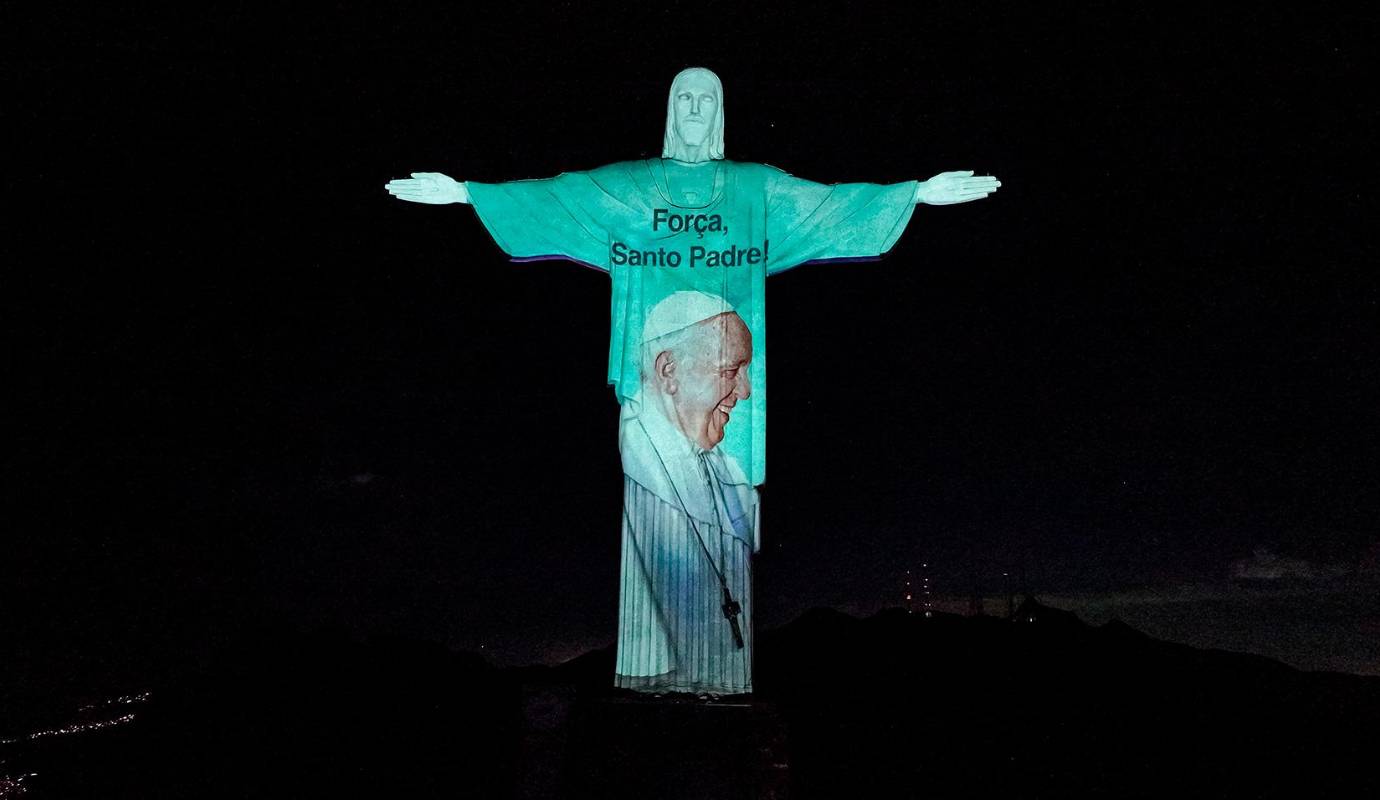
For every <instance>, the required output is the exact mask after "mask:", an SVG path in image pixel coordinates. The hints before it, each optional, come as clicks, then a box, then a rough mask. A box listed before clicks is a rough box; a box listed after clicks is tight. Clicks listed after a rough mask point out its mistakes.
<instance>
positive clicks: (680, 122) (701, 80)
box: [672, 73, 721, 147]
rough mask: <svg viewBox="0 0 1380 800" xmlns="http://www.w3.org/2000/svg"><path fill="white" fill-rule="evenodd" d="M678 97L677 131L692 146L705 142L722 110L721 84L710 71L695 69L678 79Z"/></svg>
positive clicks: (676, 94)
mask: <svg viewBox="0 0 1380 800" xmlns="http://www.w3.org/2000/svg"><path fill="white" fill-rule="evenodd" d="M672 94H673V95H674V98H675V105H674V108H675V115H676V135H677V136H679V137H680V139H681V141H683V142H685V143H686V144H687V145H690V146H691V147H699V146H700V145H702V144H704V143H705V139H706V138H707V137H708V136H709V131H710V129H711V128H712V127H713V123H714V119H715V116H716V115H717V114H718V113H719V103H720V101H721V98H720V97H719V89H718V86H716V85H715V82H714V80H713V79H711V78H710V77H709V76H708V75H704V74H701V73H691V74H689V75H686V76H684V77H682V78H681V79H680V80H678V81H676V85H675V88H673V89H672Z"/></svg>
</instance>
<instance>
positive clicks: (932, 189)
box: [915, 169, 1001, 206]
mask: <svg viewBox="0 0 1380 800" xmlns="http://www.w3.org/2000/svg"><path fill="white" fill-rule="evenodd" d="M999 186H1001V181H999V180H997V179H996V178H994V177H992V176H991V175H978V176H976V177H974V176H973V171H972V170H970V169H968V170H959V171H957V172H941V173H939V174H938V175H936V176H934V177H933V178H930V179H929V180H927V181H921V183H920V185H919V186H917V187H916V188H915V202H917V203H925V204H927V205H931V206H947V205H953V204H954V203H967V202H969V201H972V200H981V199H982V198H984V197H986V196H987V195H989V194H991V193H992V192H995V191H996V190H997V187H999Z"/></svg>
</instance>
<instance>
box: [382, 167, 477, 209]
mask: <svg viewBox="0 0 1380 800" xmlns="http://www.w3.org/2000/svg"><path fill="white" fill-rule="evenodd" d="M383 188H385V189H387V190H388V193H389V194H391V195H393V196H394V197H396V198H398V199H399V200H407V201H408V202H412V203H429V204H431V205H435V206H440V205H445V204H446V203H468V202H470V192H469V189H467V188H466V187H465V184H464V183H462V182H460V181H457V180H455V179H454V178H452V177H450V176H448V175H442V174H441V173H439V172H414V173H412V177H411V178H394V179H393V180H391V181H389V182H388V183H386V184H384V187H383Z"/></svg>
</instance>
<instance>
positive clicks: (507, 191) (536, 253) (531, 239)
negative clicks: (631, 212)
mask: <svg viewBox="0 0 1380 800" xmlns="http://www.w3.org/2000/svg"><path fill="white" fill-rule="evenodd" d="M466 187H467V188H468V190H469V193H470V204H471V205H473V206H474V211H475V213H476V214H477V215H478V216H479V220H480V222H482V223H484V227H485V229H487V230H488V231H489V235H490V236H492V237H493V240H494V242H495V243H496V244H497V245H498V246H499V247H500V248H502V249H503V251H504V252H505V253H507V254H508V255H509V256H512V257H513V258H567V259H570V260H572V261H577V262H579V263H581V264H585V265H587V266H591V267H594V268H596V269H601V270H605V271H607V270H608V248H609V234H608V221H609V220H610V219H618V218H620V217H621V216H623V215H624V214H626V209H623V208H620V207H619V206H620V205H621V203H620V202H619V201H618V200H617V199H616V198H615V197H614V196H613V195H611V194H610V193H609V192H608V191H607V190H606V188H605V187H604V186H603V185H601V181H600V180H599V175H598V174H597V173H596V172H565V173H561V174H560V175H557V176H556V177H554V178H541V179H536V180H525V181H508V182H506V183H481V182H478V181H468V182H467V183H466Z"/></svg>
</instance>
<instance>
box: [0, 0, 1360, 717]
mask: <svg viewBox="0 0 1380 800" xmlns="http://www.w3.org/2000/svg"><path fill="white" fill-rule="evenodd" d="M773 5H774V4H753V5H752V8H751V9H750V10H748V9H738V10H727V9H723V10H718V9H716V7H715V6H713V5H712V4H707V3H685V4H679V5H676V6H674V7H670V8H667V9H665V10H663V9H661V8H654V7H653V5H652V4H640V5H637V6H634V7H630V8H628V9H626V10H624V11H623V12H621V13H596V12H595V11H594V10H593V9H592V7H590V8H587V7H585V6H583V5H582V4H561V5H560V7H559V8H558V9H556V10H550V9H545V10H541V11H531V12H519V11H517V10H514V9H513V7H512V6H511V5H510V4H497V5H496V6H495V8H496V9H502V12H500V11H498V10H495V11H494V12H492V16H476V15H475V12H473V11H472V10H468V9H465V10H462V7H461V5H460V4H457V3H446V4H437V7H436V8H433V9H431V10H428V11H420V10H394V11H393V12H391V13H389V14H383V13H365V12H362V11H347V10H343V9H337V10H336V11H335V12H333V13H331V14H328V15H316V14H314V13H308V12H305V11H297V10H294V9H293V8H292V7H290V6H289V5H286V4H280V7H279V8H278V9H277V10H276V11H275V12H273V13H264V14H261V15H257V16H250V15H248V14H247V13H241V12H234V11H227V10H222V11H211V10H201V9H198V10H195V11H190V10H189V11H184V12H181V13H180V14H179V15H177V16H167V17H157V18H154V17H133V16H128V15H127V12H124V11H119V10H113V9H112V10H105V11H101V12H92V13H90V14H82V15H78V14H76V13H74V12H57V11H51V10H40V11H33V12H27V13H29V14H30V15H31V16H30V18H28V19H12V20H11V24H7V25H6V26H5V27H7V28H10V29H11V31H13V32H18V33H19V38H20V39H21V40H22V41H23V42H24V43H25V44H24V46H22V47H20V48H18V49H8V48H7V52H6V53H5V54H4V55H3V56H0V58H3V59H4V61H5V71H6V73H7V74H8V75H9V76H10V77H11V78H13V79H14V81H13V82H14V83H15V85H16V89H17V90H18V96H17V98H16V100H14V101H12V102H11V103H10V104H7V105H8V106H9V112H10V113H9V114H7V117H10V119H11V120H12V121H13V122H14V123H15V124H16V125H18V126H20V127H21V128H22V129H23V130H24V131H25V132H26V136H25V137H24V138H25V142H24V144H23V145H22V146H21V147H17V148H13V149H11V150H10V152H9V155H10V156H11V158H10V167H9V169H7V170H6V175H5V180H6V181H7V182H8V184H9V189H10V194H12V195H13V196H16V197H17V198H18V199H19V206H11V212H10V214H11V216H10V218H9V219H8V220H7V222H8V223H9V224H8V225H7V226H6V227H7V228H8V229H9V230H10V232H9V233H8V234H7V235H6V237H5V240H6V242H7V245H8V246H7V248H6V250H7V251H8V253H7V255H6V257H5V259H4V261H5V267H6V268H5V276H6V277H5V290H4V292H3V295H4V299H5V305H6V307H7V309H6V311H5V321H6V323H8V324H7V325H6V328H7V329H8V330H9V332H10V334H9V337H8V339H9V343H10V347H9V348H7V349H8V350H10V352H11V354H12V355H13V356H17V358H18V360H19V363H18V365H16V366H14V367H12V368H11V369H10V370H8V373H9V378H10V380H9V381H8V382H7V383H8V391H7V393H6V394H7V395H8V399H9V403H7V405H8V406H9V407H10V409H11V415H10V422H11V424H12V425H14V426H15V427H16V428H17V431H16V432H15V433H14V434H12V436H11V438H10V440H9V441H10V446H9V447H7V448H5V451H6V452H5V456H4V463H5V470H6V480H5V484H6V488H7V489H8V492H7V494H8V495H9V499H8V501H7V503H6V505H7V506H8V508H9V510H8V511H7V513H6V515H5V516H6V517H7V518H8V519H9V520H10V523H8V524H6V525H5V528H6V531H5V537H4V538H5V543H6V546H5V550H6V551H7V552H6V553H5V555H4V556H3V557H0V575H3V580H4V586H3V591H4V594H5V602H4V603H3V604H0V625H3V629H0V633H3V634H4V636H3V640H0V648H3V650H0V652H3V657H0V660H4V661H6V662H7V663H10V664H13V665H16V666H15V667H14V668H13V670H12V671H11V672H10V673H9V674H10V675H18V676H19V680H18V683H11V684H10V690H11V691H34V692H38V691H47V690H73V689H75V688H82V687H83V686H84V685H85V683H87V682H90V681H92V680H94V679H93V677H92V676H100V680H102V681H105V682H107V683H109V684H111V685H112V686H113V687H115V688H124V687H127V686H129V687H133V688H138V684H139V682H140V681H142V680H145V676H149V675H153V674H156V673H157V672H158V671H159V670H166V669H170V668H172V667H170V666H169V665H173V664H183V663H187V662H188V661H189V660H191V661H195V660H196V659H198V658H206V657H210V656H209V655H208V654H214V653H215V652H216V648H217V647H218V646H220V645H222V644H223V643H224V642H226V641H230V640H231V637H233V636H234V635H237V634H239V633H242V632H244V631H253V630H255V629H256V628H257V627H260V626H264V625H269V624H281V625H289V626H294V627H296V628H299V629H302V630H327V629H329V630H345V631H349V632H351V633H352V634H356V635H369V634H380V633H382V634H391V635H401V636H405V637H412V638H417V639H425V640H431V641H437V642H442V643H444V644H446V645H449V646H451V647H454V648H458V649H467V650H474V651H478V652H483V653H484V654H485V655H486V656H487V657H489V658H490V659H491V660H493V661H495V662H496V663H500V664H513V663H529V662H534V661H546V662H553V661H557V660H561V659H564V658H568V657H570V656H574V655H577V654H579V653H581V652H584V651H585V650H588V649H591V648H593V647H598V646H603V645H606V644H609V643H610V642H612V640H613V637H614V633H615V624H616V609H617V600H618V598H617V587H618V573H617V570H618V562H619V558H618V548H619V536H618V529H619V528H618V526H619V515H620V502H621V494H620V468H619V460H618V450H617V411H618V409H617V405H616V403H615V401H614V398H613V394H612V391H611V389H610V388H609V387H608V386H606V385H605V383H604V375H605V363H606V356H607V347H608V344H607V343H608V339H607V337H608V330H609V320H608V308H609V281H608V278H607V276H606V275H604V274H601V273H599V272H597V271H593V270H589V269H582V268H580V267H579V266H576V265H573V264H569V263H562V262H550V261H549V262H538V263H530V264H510V263H509V262H508V261H507V259H506V258H505V257H504V255H503V254H502V252H501V251H500V250H499V249H498V247H497V246H496V245H495V244H494V243H493V242H492V240H490V238H489V237H488V235H487V233H486V232H485V231H484V229H483V228H482V226H481V225H480V224H479V222H478V221H477V220H476V219H475V217H474V213H473V211H472V210H471V209H469V208H468V207H464V206H422V205H416V204H408V203H403V202H400V201H398V200H395V199H393V198H391V197H390V196H389V195H388V194H387V193H386V192H385V191H384V189H383V185H384V183H385V182H386V181H388V180H389V179H391V178H395V177H405V176H406V175H407V174H408V173H409V172H412V171H439V172H444V173H446V174H449V175H451V176H453V177H455V178H457V179H460V180H464V179H474V180H483V181H501V180H509V179H517V178H530V177H544V176H549V175H554V174H556V173H559V172H561V171H564V170H573V169H582V168H588V167H594V166H598V165H602V164H606V163H610V162H614V161H620V160H625V159H634V158H645V157H650V156H656V155H659V154H660V143H661V136H662V125H663V121H664V114H665V97H666V92H667V89H668V86H669V82H670V79H671V77H672V76H673V75H675V73H676V72H678V71H679V70H681V69H682V68H684V67H687V66H692V65H699V66H706V67H709V68H711V69H713V70H715V71H716V72H717V73H718V74H719V75H720V76H721V78H722V79H723V82H724V87H725V98H724V109H725V113H726V123H727V127H726V133H727V156H728V157H729V158H731V159H734V160H741V161H759V162H765V163H769V164H772V165H775V166H777V167H780V168H782V169H785V170H787V171H789V172H791V173H792V174H795V175H798V176H801V177H805V178H810V179H813V180H816V181H821V182H826V183H832V182H844V181H873V182H878V183H890V182H895V181H901V180H908V179H913V178H914V179H923V178H927V177H929V176H931V175H934V174H935V173H937V172H940V171H944V170H957V169H972V170H976V171H977V172H978V173H979V174H986V173H990V174H994V175H996V176H997V177H999V178H1000V179H1001V180H1002V182H1003V186H1002V188H1001V190H1000V191H999V192H998V193H997V194H995V195H994V196H992V197H990V198H988V199H986V200H982V201H979V202H976V203H970V204H963V205H956V206H948V207H927V206H922V207H920V208H919V209H918V210H917V211H916V214H915V216H914V218H913V219H912V221H911V223H910V226H909V228H908V229H907V231H906V233H905V235H904V236H903V237H902V238H901V240H900V242H899V243H898V244H897V246H896V247H895V248H894V249H893V250H892V252H891V253H890V254H889V255H888V256H887V257H886V258H884V259H882V260H880V261H877V262H872V263H862V264H831V265H808V266H803V267H800V268H798V269H796V270H793V271H791V272H788V273H785V274H783V275H779V276H776V277H773V278H772V279H771V280H770V281H769V282H768V308H769V320H770V348H771V358H772V374H771V380H772V401H771V412H770V413H771V420H770V428H769V433H768V449H769V452H770V459H769V461H770V466H769V474H768V480H767V483H766V485H765V486H764V487H763V489H762V494H763V503H764V505H763V531H764V543H765V544H764V548H763V551H762V553H761V554H760V556H758V557H757V559H756V561H755V566H754V575H755V586H756V590H755V594H756V601H757V602H756V605H757V607H758V618H757V620H756V622H757V624H758V625H759V626H766V627H770V626H774V625H778V624H781V623H783V622H786V621H789V620H790V619H792V618H794V617H795V616H796V615H798V614H799V613H800V612H801V611H803V610H805V609H807V608H810V607H812V606H832V607H836V608H841V609H844V610H847V611H850V612H853V613H860V614H861V613H870V612H872V611H874V610H876V609H879V608H881V607H884V606H886V605H891V604H895V603H896V602H897V600H898V596H897V589H898V588H899V586H900V581H901V579H902V578H901V576H902V573H903V571H904V570H905V569H906V568H908V567H910V568H917V567H918V566H919V565H920V564H921V563H927V564H929V570H930V572H929V574H930V575H931V576H932V580H933V582H934V584H935V586H936V591H937V593H938V594H939V596H940V604H941V606H942V607H952V608H953V609H954V610H961V609H962V608H966V606H967V603H968V599H969V597H970V596H971V594H972V593H973V592H974V591H975V590H977V591H980V592H981V593H983V594H984V595H985V597H986V598H987V599H988V602H989V607H990V608H991V609H992V610H993V611H997V610H1001V609H1004V608H1005V602H1006V592H1007V591H1008V589H1028V590H1029V591H1032V592H1034V593H1035V594H1036V595H1037V596H1038V597H1040V598H1041V599H1042V600H1044V601H1046V602H1049V603H1050V604H1053V605H1057V606H1060V607H1064V608H1069V609H1072V610H1075V611H1076V612H1078V613H1079V614H1080V616H1083V617H1084V618H1085V619H1088V620H1090V621H1104V620H1105V619H1108V618H1111V617H1120V618H1122V619H1123V620H1125V621H1127V622H1129V623H1131V624H1133V625H1136V626H1137V627H1140V628H1141V629H1143V630H1145V631H1146V632H1148V633H1151V634H1153V635H1156V636H1159V637H1162V638H1167V639H1171V640H1174V641H1182V642H1187V643H1190V644H1198V645H1202V646H1214V647H1224V648H1227V649H1235V650H1244V651H1249V652H1256V653H1262V654H1265V655H1270V656H1274V657H1277V658H1281V659H1283V660H1285V661H1286V662H1287V663H1291V664H1294V665H1295V666H1300V667H1304V668H1310V669H1337V670H1344V671H1355V672H1367V673H1371V674H1380V602H1377V587H1380V564H1378V563H1377V562H1380V529H1378V528H1377V523H1376V520H1377V519H1380V488H1377V469H1376V453H1377V444H1378V442H1377V430H1380V427H1378V426H1377V422H1376V411H1375V409H1376V408H1380V366H1377V365H1378V364H1380V359H1377V356H1378V355H1380V352H1378V351H1380V347H1377V345H1380V331H1378V330H1377V327H1380V325H1378V324H1377V323H1380V315H1377V310H1378V309H1377V299H1380V291H1378V289H1380V287H1377V281H1376V272H1375V264H1376V263H1377V253H1376V246H1375V238H1374V233H1373V227H1372V223H1371V220H1372V219H1373V217H1374V211H1375V207H1374V186H1375V180H1374V178H1375V176H1374V160H1375V159H1374V145H1375V142H1376V141H1377V134H1378V133H1380V131H1378V130H1377V115H1376V109H1375V106H1374V105H1373V104H1372V103H1369V102H1366V101H1363V96H1368V95H1369V92H1368V89H1369V88H1370V87H1368V86H1367V85H1366V84H1364V83H1363V81H1362V79H1361V76H1362V74H1363V73H1366V72H1369V70H1367V69H1366V67H1367V63H1366V62H1367V61H1368V60H1369V59H1371V57H1370V56H1366V55H1364V52H1367V51H1368V50H1369V48H1368V47H1366V45H1368V44H1371V43H1373V35H1372V33H1370V32H1369V31H1373V29H1374V28H1373V21H1374V20H1373V19H1369V18H1366V19H1363V18H1360V17H1348V16H1345V15H1342V14H1340V13H1332V12H1328V11H1326V9H1324V8H1323V6H1321V5H1319V4H1307V5H1303V6H1300V10H1297V11H1292V12H1290V11H1263V10H1258V11H1254V12H1252V13H1251V15H1250V16H1247V17H1237V16H1218V15H1217V14H1216V13H1215V12H1211V11H1208V10H1202V9H1200V10H1197V11H1190V12H1181V13H1180V14H1178V15H1170V14H1168V13H1165V12H1161V11H1159V10H1157V9H1148V8H1141V7H1138V6H1140V5H1143V4H1121V6H1120V7H1118V8H1110V7H1108V6H1107V5H1104V4H1089V6H1090V7H1089V8H1084V9H1083V10H1081V11H1072V10H1070V11H1050V10H1048V9H1045V8H1036V7H1034V6H1031V7H1028V8H1025V9H1024V10H1021V11H1018V12H1014V13H1004V14H1001V15H994V16H989V15H988V14H987V13H985V12H980V11H978V10H977V9H975V7H974V5H973V4H968V3H944V4H938V5H936V4H922V5H921V6H920V8H921V9H923V10H920V11H916V12H914V16H911V17H906V18H902V17H897V16H892V15H891V12H881V11H872V10H868V9H866V8H865V7H862V6H857V5H848V6H844V7H842V8H840V9H839V10H835V11H827V12H826V11H810V10H803V9H800V8H798V7H796V6H795V5H793V4H781V5H779V6H776V7H775V10H772V8H771V7H772V6H773ZM6 13H7V15H8V16H11V17H15V16H19V15H21V13H22V12H19V11H7V12H6ZM1371 66H1373V65H1371ZM1004 573H1005V574H1006V577H1003V574H1004ZM4 651H8V652H4ZM16 686H17V687H18V688H15V687H16Z"/></svg>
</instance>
